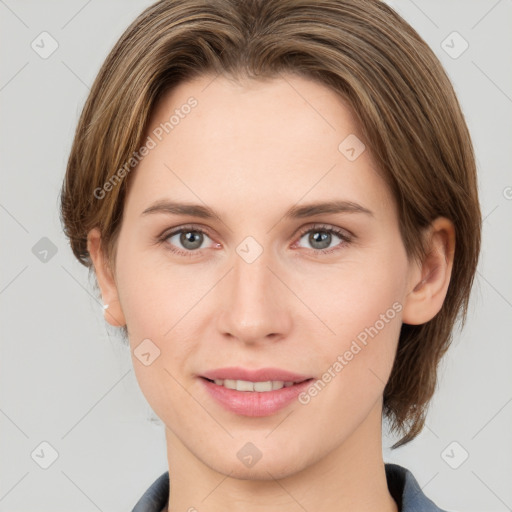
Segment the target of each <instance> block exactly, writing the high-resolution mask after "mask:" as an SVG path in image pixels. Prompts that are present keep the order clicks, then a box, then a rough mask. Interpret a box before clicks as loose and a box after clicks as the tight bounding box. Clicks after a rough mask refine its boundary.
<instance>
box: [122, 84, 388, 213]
mask: <svg viewBox="0 0 512 512" xmlns="http://www.w3.org/2000/svg"><path fill="white" fill-rule="evenodd" d="M146 137H148V138H151V140H152V141H153V143H154V144H153V145H154V147H153V148H152V149H151V150H150V151H149V153H148V154H147V155H146V156H145V157H144V158H143V159H142V161H141V163H140V164H139V166H138V167H137V169H136V172H135V173H134V174H135V175H134V176H133V177H132V178H133V179H132V182H133V186H131V187H130V188H131V189H135V190H131V191H130V194H132V192H135V194H136V195H137V197H138V198H140V200H141V201H143V200H144V199H145V200H147V199H149V198H150V197H151V198H152V199H158V198H160V197H155V195H156V196H161V197H162V198H163V197H164V196H165V195H166V192H168V193H169V194H171V195H172V197H173V198H179V199H184V200H194V202H197V199H198V197H199V198H201V197H204V198H205V199H208V198H223V199H224V200H225V201H228V200H230V201H232V202H233V204H235V203H238V206H245V207H248V205H249V203H250V202H251V201H254V203H255V204H258V203H259V204H260V206H261V204H265V203H266V202H268V201H269V197H270V196H272V198H273V199H274V201H275V202H276V204H279V203H280V202H282V201H286V202H287V203H290V204H295V203H297V202H298V201H299V200H300V199H301V197H304V196H305V195H307V199H308V200H315V199H317V198H321V199H325V198H326V196H329V199H337V198H343V199H349V200H356V199H357V200H359V201H361V202H363V201H364V200H369V201H372V202H375V201H380V202H382V201H383V200H387V201H389V197H387V194H388V192H387V189H386V187H385V186H383V183H384V182H383V180H382V179H381V178H380V176H379V175H378V173H377V172H376V169H375V166H374V165H373V162H372V159H371V155H370V151H367V150H366V149H368V148H365V146H364V145H363V142H362V141H361V135H360V130H359V128H358V125H357V120H356V118H355V117H354V115H353V113H352V112H351V110H350V108H349V107H348V106H347V105H346V104H345V102H344V101H343V100H342V99H341V98H340V97H339V96H338V95H337V94H336V93H335V92H334V91H332V90H331V89H329V88H328V87H326V86H324V85H322V84H320V83H318V82H316V81H313V80H310V79H307V78H304V77H300V76H296V75H282V76H281V77H278V78H273V79H266V80H264V81H260V80H252V79H244V80H241V81H239V82H238V81H234V80H231V79H228V78H226V77H223V76H217V77H215V76H213V75H203V76H200V77H198V78H196V79H194V80H191V81H187V82H182V83H180V84H179V85H178V86H176V87H175V88H174V89H172V90H170V91H169V92H168V93H166V94H165V95H164V96H163V97H162V98H161V100H160V101H159V103H158V104H157V105H156V106H155V108H154V110H153V112H152V115H151V118H150V120H149V123H148V129H147V133H146ZM347 149H348V150H350V151H349V152H348V153H347ZM352 149H354V151H355V156H356V157H357V158H355V159H354V158H353V156H354V151H351V150H352ZM359 153H360V154H359ZM228 191H229V196H228V195H226V194H227V192H228ZM337 192H339V193H338V194H337ZM343 195H349V196H351V197H341V196H343ZM372 195H374V196H375V195H376V196H378V197H372ZM194 196H195V197H194ZM262 201H263V203H262ZM140 206H142V204H141V205H140ZM287 206H289V204H287Z"/></svg>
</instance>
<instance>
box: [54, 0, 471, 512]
mask: <svg viewBox="0 0 512 512" xmlns="http://www.w3.org/2000/svg"><path fill="white" fill-rule="evenodd" d="M62 216H63V221H64V224H65V230H66V233H67V235H68V236H69V238H70V241H71V247H72V249H73V252H74V254H75V255H76V257H77V258H78V259H79V261H81V262H82V263H83V264H84V265H86V266H88V267H89V268H91V269H93V270H94V272H95V275H96V278H97V281H98V285H99V289H100V291H101V296H102V300H103V302H104V303H105V319H106V320H107V322H108V323H110V324H111V325H113V326H118V327H120V328H121V329H122V330H123V332H124V334H125V336H126V338H127V339H128V341H129V343H130V347H131V353H132V359H133V364H134V369H135V372H136V376H137V379H138V382H139V384H140V387H141V390H142V392H143V393H144V395H145V397H146V398H147V400H148V402H149V404H150V405H151V407H152V408H153V410H154V411H155V412H156V414H157V415H158V416H159V417H160V418H161V420H162V421H163V423H164V424H165V432H166V441H167V458H168V463H169V472H168V473H167V472H166V473H164V474H163V475H161V476H160V478H158V479H157V480H156V481H155V483H154V484H153V485H152V486H151V488H150V489H148V491H147V492H146V493H145V494H144V496H143V497H142V498H141V500H140V501H139V502H138V503H137V505H136V506H135V508H134V511H136V512H141V511H160V510H173V511H174V510H189V511H193V510H199V511H201V512H202V511H218V510H236V511H237V510H243V511H252V510H265V511H272V510H279V511H287V510H290V511H291V510H298V509H299V508H302V509H303V510H318V509H322V510H324V511H328V512H330V511H335V510H336V511H344V510H347V511H348V510H350V511H355V510H357V511H363V510H364V511H377V510H379V511H387V512H391V511H403V512H407V511H412V510H422V511H425V512H427V511H438V510H440V509H439V508H437V507H436V505H434V504H433V503H432V502H431V501H430V500H429V499H428V498H427V497H426V496H425V495H424V493H423V492H422V491H421V489H420V488H419V486H418V484H417V482H416V481H415V479H414V477H413V475H412V474H411V473H410V472H409V471H407V470H406V469H405V468H402V467H400V466H397V465H391V464H384V462H383V458H382V439H381V426H382V418H383V417H385V418H387V419H388V420H389V421H390V424H391V426H392V427H393V429H394V431H395V432H396V433H398V434H400V436H401V438H400V440H399V441H398V442H397V443H396V444H395V446H400V445H403V444H405V443H407V442H409V441H411V440H412V439H413V438H414V437H415V436H416V435H417V434H418V433H419V432H420V431H421V429H422V427H423V425H424V421H425V411H426V407H427V405H428V403H429V401H430V399H431V397H432V395H433V392H434V389H435V384H436V369H437V365H438V363H439V360H440V358H441V356H442V355H443V354H444V353H445V351H446V350H447V348H448V346H449V344H450V340H451V332H452V329H453V326H454V323H455V321H456V319H457V317H458V316H459V315H460V317H461V318H462V319H464V316H465V313H466V308H467V304H468V300H469V293H470V289H471V285H472V282H473V277H474V274H475V269H476V264H477V260H478V253H479V247H480V224H481V217H480V209H479V204H478V195H477V187H476V172H475V161H474V156H473V149H472V145H471V140H470V136H469V134H468V130H467V127H466V124H465V121H464V118H463V115H462V113H461V110H460V106H459V103H458V101H457V98H456V96H455V94H454V91H453V88H452V86H451V84H450V81H449V80H448V78H447V76H446V74H445V72H444V71H443V69H442V67H441V65H440V63H439V61H438V60H437V58H436V57H435V55H434V54H433V52H432V51H431V50H430V49H429V47H428V46H427V45H426V43H425V42H424V41H423V40H422V39H421V38H420V37H419V35H418V34H417V33H416V32H415V31H414V30H413V29H412V28H411V27H410V26H409V25H408V24H407V23H406V22H405V21H404V20H403V19H402V18H401V17H400V16H398V15H397V14H396V13H395V12H394V11H393V10H392V9H390V8H389V7H387V6H386V5H385V4H383V3H381V2H379V1H376V0H322V1H321V2H316V3H313V2H307V1H302V0H266V1H264V2H263V1H261V0H260V1H258V0H246V1H243V2H239V1H237V0H215V1H208V2H205V1H199V0H180V1H177V0H166V1H161V2H157V3H156V4H154V5H153V6H151V7H149V8H148V9H146V10H145V11H144V12H143V13H142V14H141V15H140V16H139V17H138V18H137V19H136V20H135V21H134V22H133V23H132V25H131V26H130V27H128V29H127V30H126V32H125V33H124V34H123V36H122V37H121V39H120V40H119V41H118V43H117V44H116V45H115V47H114V48H113V50H112V52H111V53H110V55H109V56H108V58H107V59H106V61H105V63H104V65H103V67H102V69H101V70H100V72H99V75H98V77H97V79H96V81H95V83H94V85H93V87H92V89H91V93H90V96H89V98H88V100H87V103H86V105H85V107H84V110H83V112H82V116H81V118H80V121H79V124H78V128H77V132H76V135H75V140H74V143H73V147H72V150H71V155H70V158H69V162H68V168H67V173H66V177H65V181H64V184H63V190H62Z"/></svg>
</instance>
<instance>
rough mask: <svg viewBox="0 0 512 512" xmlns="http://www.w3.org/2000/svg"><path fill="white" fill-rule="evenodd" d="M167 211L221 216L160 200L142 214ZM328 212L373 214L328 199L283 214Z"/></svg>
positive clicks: (290, 216) (194, 206)
mask: <svg viewBox="0 0 512 512" xmlns="http://www.w3.org/2000/svg"><path fill="white" fill-rule="evenodd" d="M151 213H166V214H169V215H190V216H192V217H199V218H202V219H219V218H220V216H219V215H217V214H216V213H215V211H214V210H212V209H211V208H209V207H208V206H203V205H200V204H191V203H178V202H173V201H168V200H160V201H157V202H156V203H154V204H152V205H151V206H150V207H148V208H146V209H145V210H144V211H143V212H142V214H141V215H148V214H151ZM326 213H364V214H367V215H370V216H373V212H372V211H371V210H368V208H365V207H364V206H362V205H360V204H358V203H354V202H353V201H327V202H320V203H310V204H306V205H303V206H292V207H291V208H290V209H289V210H288V211H287V212H286V213H285V214H284V216H283V218H286V219H301V218H304V217H312V216H314V215H321V214H326Z"/></svg>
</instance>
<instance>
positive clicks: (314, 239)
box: [309, 231, 331, 249]
mask: <svg viewBox="0 0 512 512" xmlns="http://www.w3.org/2000/svg"><path fill="white" fill-rule="evenodd" d="M317 235H320V236H317ZM325 241H327V243H325ZM309 242H310V243H311V245H312V246H313V247H315V249H326V248H327V247H329V245H330V243H331V234H330V233H326V232H325V231H316V232H315V233H312V234H311V235H310V236H309ZM317 243H320V247H317V246H315V244H317Z"/></svg>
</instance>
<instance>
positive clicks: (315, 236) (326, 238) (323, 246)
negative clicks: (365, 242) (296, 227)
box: [299, 225, 351, 254]
mask: <svg viewBox="0 0 512 512" xmlns="http://www.w3.org/2000/svg"><path fill="white" fill-rule="evenodd" d="M302 239H304V240H306V242H307V243H308V244H310V246H311V247H310V248H311V250H313V251H316V252H320V253H322V254H325V253H330V252H333V251H336V250H338V249H341V248H342V247H343V246H345V245H346V244H348V243H350V241H351V236H350V235H349V234H348V233H347V232H345V231H344V230H341V229H339V228H336V227H334V226H325V225H320V226H318V225H317V226H313V227H309V228H306V229H305V230H303V231H302V232H301V234H300V240H299V242H300V241H301V240H302ZM336 239H339V240H340V242H338V243H337V244H336ZM333 242H334V243H335V245H334V246H332V245H331V244H332V243H333ZM340 246H341V247H340Z"/></svg>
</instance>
